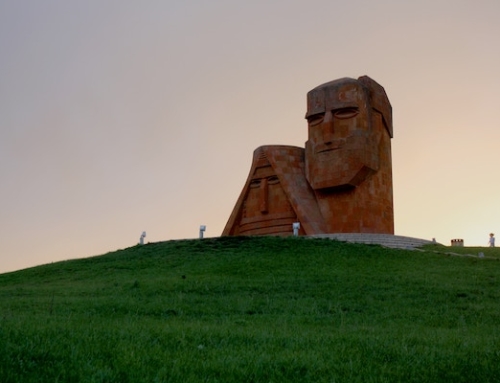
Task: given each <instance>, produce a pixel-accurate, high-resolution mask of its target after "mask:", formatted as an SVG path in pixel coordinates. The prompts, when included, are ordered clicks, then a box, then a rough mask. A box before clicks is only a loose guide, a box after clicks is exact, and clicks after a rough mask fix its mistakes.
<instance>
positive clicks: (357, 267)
mask: <svg viewBox="0 0 500 383" xmlns="http://www.w3.org/2000/svg"><path fill="white" fill-rule="evenodd" d="M449 250H450V249H449V248H446V247H440V246H436V247H429V248H428V250H427V251H425V252H418V251H408V250H394V249H385V248H382V247H380V246H375V245H356V244H346V243H340V242H336V241H331V240H325V239H306V238H273V237H253V238H247V237H225V238H215V239H204V240H183V241H169V242H163V243H153V244H147V245H144V246H135V247H131V248H128V249H125V250H119V251H116V252H112V253H109V254H105V255H102V256H98V257H92V258H87V259H81V260H72V261H66V262H59V263H54V264H49V265H44V266H40V267H36V268H31V269H26V270H21V271H18V272H14V273H7V274H2V275H0V382H3V383H8V382H120V383H123V382H315V383H316V382H482V383H484V382H498V381H499V379H500V378H499V376H500V375H499V372H500V368H499V367H498V365H499V360H500V332H499V331H498V327H499V324H500V289H499V283H498V282H499V277H500V262H498V259H500V249H499V250H497V249H485V248H482V249H481V248H480V249H467V248H466V249H461V250H460V249H459V250H458V251H463V252H465V253H467V252H469V253H472V254H477V252H478V251H483V252H485V255H486V257H485V258H477V257H459V256H450V255H446V254H444V253H445V252H447V251H449ZM436 251H438V252H436Z"/></svg>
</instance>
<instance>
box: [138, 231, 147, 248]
mask: <svg viewBox="0 0 500 383" xmlns="http://www.w3.org/2000/svg"><path fill="white" fill-rule="evenodd" d="M144 238H146V232H145V231H143V232H142V234H141V237H140V238H139V245H144Z"/></svg>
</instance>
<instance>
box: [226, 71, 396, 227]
mask: <svg viewBox="0 0 500 383" xmlns="http://www.w3.org/2000/svg"><path fill="white" fill-rule="evenodd" d="M306 119H307V123H308V140H307V142H306V145H305V149H304V148H299V147H295V146H283V145H268V146H261V147H259V148H257V149H256V150H255V151H254V154H253V162H252V166H251V169H250V173H249V176H248V179H247V181H246V183H245V186H244V187H243V190H242V192H241V194H240V196H239V198H238V200H237V202H236V205H235V207H234V209H233V212H232V213H231V216H230V217H229V220H228V222H227V224H226V226H225V228H224V231H223V233H222V235H292V234H293V230H292V224H293V223H296V222H298V223H300V229H299V234H301V235H313V234H327V233H380V234H394V212H393V197H392V195H393V193H392V160H391V138H392V136H393V134H392V107H391V104H390V102H389V99H388V98H387V95H386V93H385V91H384V88H383V87H382V86H380V85H379V84H378V83H376V82H375V81H374V80H372V79H371V78H369V77H368V76H362V77H359V78H358V79H357V80H356V79H352V78H342V79H339V80H335V81H331V82H328V83H325V84H322V85H320V86H318V87H316V88H314V89H313V90H311V91H310V92H309V93H308V94H307V112H306Z"/></svg>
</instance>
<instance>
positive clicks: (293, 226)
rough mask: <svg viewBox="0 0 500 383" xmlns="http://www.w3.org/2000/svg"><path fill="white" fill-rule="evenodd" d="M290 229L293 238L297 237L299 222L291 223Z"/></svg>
mask: <svg viewBox="0 0 500 383" xmlns="http://www.w3.org/2000/svg"><path fill="white" fill-rule="evenodd" d="M292 229H293V236H294V237H297V236H298V235H299V229H300V222H294V223H292Z"/></svg>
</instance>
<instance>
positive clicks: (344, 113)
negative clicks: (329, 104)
mask: <svg viewBox="0 0 500 383" xmlns="http://www.w3.org/2000/svg"><path fill="white" fill-rule="evenodd" d="M358 113H359V109H358V108H342V109H337V110H335V111H334V112H333V117H335V118H340V119H341V120H342V119H345V118H353V117H356V116H357V115H358Z"/></svg>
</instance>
